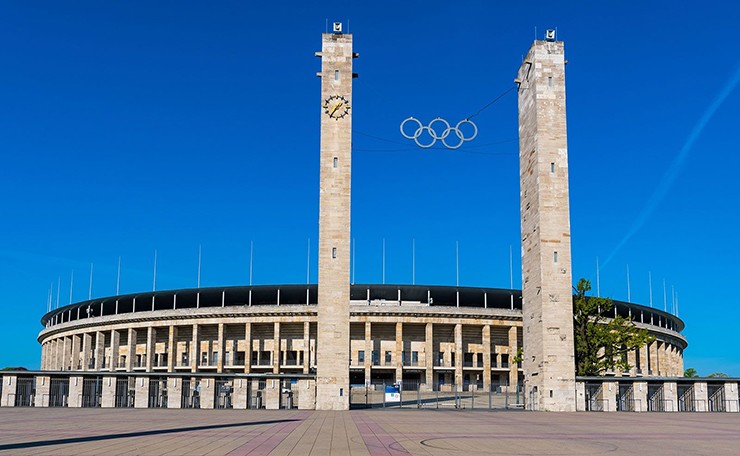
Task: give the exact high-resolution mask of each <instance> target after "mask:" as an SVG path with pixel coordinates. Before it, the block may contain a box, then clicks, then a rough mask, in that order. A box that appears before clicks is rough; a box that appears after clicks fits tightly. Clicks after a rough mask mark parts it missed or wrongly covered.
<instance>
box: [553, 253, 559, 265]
mask: <svg viewBox="0 0 740 456" xmlns="http://www.w3.org/2000/svg"><path fill="white" fill-rule="evenodd" d="M552 257H553V260H555V263H557V262H558V252H554V253H553V255H552Z"/></svg>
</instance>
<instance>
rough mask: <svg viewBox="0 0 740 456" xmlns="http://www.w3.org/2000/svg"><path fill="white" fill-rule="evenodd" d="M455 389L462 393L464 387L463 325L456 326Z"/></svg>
mask: <svg viewBox="0 0 740 456" xmlns="http://www.w3.org/2000/svg"><path fill="white" fill-rule="evenodd" d="M455 387H457V390H458V391H462V387H463V340H462V324H460V323H457V324H456V325H455Z"/></svg>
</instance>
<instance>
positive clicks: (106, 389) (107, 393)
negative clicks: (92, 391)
mask: <svg viewBox="0 0 740 456" xmlns="http://www.w3.org/2000/svg"><path fill="white" fill-rule="evenodd" d="M100 396H101V397H100V406H101V407H103V408H113V407H115V406H116V377H103V388H102V391H101V395H100Z"/></svg>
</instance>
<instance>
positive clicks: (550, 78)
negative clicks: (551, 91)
mask: <svg viewBox="0 0 740 456" xmlns="http://www.w3.org/2000/svg"><path fill="white" fill-rule="evenodd" d="M547 86H548V87H552V76H550V77H549V78H547Z"/></svg>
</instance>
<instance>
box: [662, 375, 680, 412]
mask: <svg viewBox="0 0 740 456" xmlns="http://www.w3.org/2000/svg"><path fill="white" fill-rule="evenodd" d="M663 399H664V400H665V411H666V412H677V411H678V388H677V386H676V382H664V383H663Z"/></svg>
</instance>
